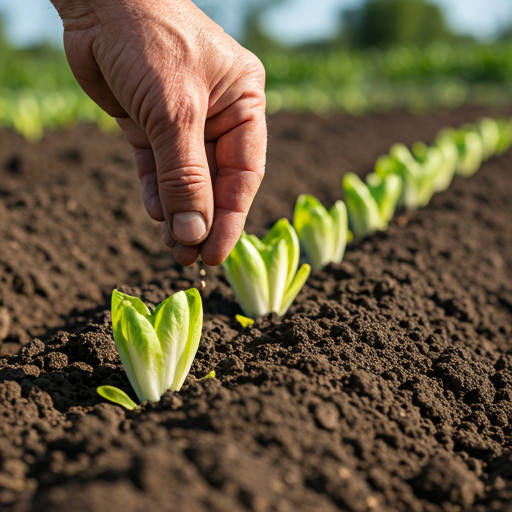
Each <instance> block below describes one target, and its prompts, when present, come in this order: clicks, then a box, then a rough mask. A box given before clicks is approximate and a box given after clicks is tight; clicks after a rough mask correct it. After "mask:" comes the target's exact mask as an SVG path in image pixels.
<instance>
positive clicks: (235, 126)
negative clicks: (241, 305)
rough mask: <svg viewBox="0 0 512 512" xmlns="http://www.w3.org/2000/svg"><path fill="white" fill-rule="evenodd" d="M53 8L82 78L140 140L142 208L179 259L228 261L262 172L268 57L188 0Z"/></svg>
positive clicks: (59, 1) (65, 3)
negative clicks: (240, 41)
mask: <svg viewBox="0 0 512 512" xmlns="http://www.w3.org/2000/svg"><path fill="white" fill-rule="evenodd" d="M53 3H54V5H55V7H56V8H57V10H58V11H59V14H60V16H61V18H62V20H63V24H64V45H65V50H66V55H67V58H68V61H69V64H70V66H71V69H72V71H73V73H74V75H75V77H76V79H77V81H78V83H79V84H80V86H81V87H82V88H83V89H84V91H85V92H86V93H87V94H88V95H89V96H90V97H91V98H92V99H93V100H94V101H95V102H96V103H97V104H98V105H99V106H100V107H101V108H103V109H104V110H105V111H106V112H107V113H108V114H110V115H111V116H113V117H115V118H117V122H118V124H119V126H120V127H121V128H122V130H123V131H124V134H125V135H126V138H127V139H128V141H129V142H130V144H131V145H132V146H133V150H134V157H135V162H136V165H137V169H138V174H139V178H140V180H141V184H142V193H143V198H144V204H145V206H146V210H147V212H148V214H149V215H150V216H151V217H152V218H153V219H154V220H156V221H161V222H162V232H163V237H164V241H165V243H166V244H167V245H169V246H170V247H173V251H174V256H175V258H176V260H177V261H178V262H179V263H181V264H184V265H189V264H191V263H193V262H194V261H195V260H196V259H197V257H198V256H199V255H201V257H202V259H203V261H204V262H205V263H207V264H209V265H218V264H220V263H221V262H222V261H223V260H224V259H225V258H226V257H227V255H228V254H229V252H230V251H231V249H232V248H233V246H234V245H235V243H236V242H237V240H238V238H239V237H240V234H241V232H242V229H243V226H244V223H245V219H246V216H247V212H248V210H249V207H250V205H251V203H252V200H253V198H254V196H255V194H256V191H257V190H258V187H259V185H260V182H261V179H262V178H263V174H264V167H265V152H266V121H265V95H264V81H265V75H264V70H263V67H262V65H261V63H260V61H259V60H258V59H257V58H256V57H255V56H254V55H253V54H251V53H250V52H249V51H247V50H245V49H244V48H242V47H241V46H240V45H239V44H238V43H236V41H234V40H233V39H232V38H231V37H229V36H228V35H226V34H225V33H224V31H223V30H222V29H221V28H220V27H219V26H218V25H216V24H215V23H214V22H213V21H212V20H210V19H209V18H208V17H207V16H206V15H205V14H203V13H202V12H201V11H200V10H199V9H198V8H197V7H196V6H195V5H194V4H193V3H192V2H191V1H190V0H110V1H109V2H105V0H53ZM182 212H200V213H199V214H185V218H186V219H188V218H189V217H187V215H189V216H190V215H192V217H193V218H194V222H193V223H192V224H193V226H192V224H187V225H186V224H183V222H182V223H179V220H178V219H183V218H184V217H182V216H180V215H178V216H177V217H176V216H175V215H176V214H181V213H182ZM201 214H202V218H203V219H204V222H205V227H206V229H205V230H204V229H203V228H202V226H203V224H202V220H201ZM192 217H190V218H192ZM184 226H185V228H184ZM187 226H192V227H193V228H194V229H192V230H190V229H188V228H187ZM184 229H185V230H184ZM187 229H188V231H187ZM203 232H204V233H203ZM187 237H188V238H192V240H187V239H185V238H187Z"/></svg>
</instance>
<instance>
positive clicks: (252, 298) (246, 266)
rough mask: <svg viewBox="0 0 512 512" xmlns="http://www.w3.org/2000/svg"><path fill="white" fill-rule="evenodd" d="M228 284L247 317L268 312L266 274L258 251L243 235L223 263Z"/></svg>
mask: <svg viewBox="0 0 512 512" xmlns="http://www.w3.org/2000/svg"><path fill="white" fill-rule="evenodd" d="M223 266H224V269H225V270H226V275H227V278H228V281H229V284H230V285H231V287H232V288H233V290H234V292H235V294H236V296H237V297H238V301H239V302H240V307H241V308H242V310H243V312H244V314H245V315H246V316H248V317H258V316H262V315H264V314H266V313H268V312H269V310H268V304H269V290H268V274H267V268H266V266H265V262H264V261H263V258H262V256H261V254H260V252H259V251H258V249H257V248H256V247H255V246H254V245H253V243H251V240H250V239H248V237H247V236H245V234H242V236H241V237H240V240H239V241H238V242H237V244H236V245H235V247H234V249H233V250H232V251H231V253H230V255H229V256H228V257H227V259H226V261H225V262H224V263H223Z"/></svg>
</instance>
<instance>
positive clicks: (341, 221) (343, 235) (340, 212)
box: [329, 200, 349, 263]
mask: <svg viewBox="0 0 512 512" xmlns="http://www.w3.org/2000/svg"><path fill="white" fill-rule="evenodd" d="M329 215H330V216H331V219H332V223H333V232H334V233H333V238H334V251H333V256H332V261H333V262H334V263H341V262H342V260H343V256H344V255H345V248H346V246H347V243H348V241H349V234H348V214H347V207H346V206H345V203H344V202H343V201H341V200H339V201H336V202H335V203H334V204H333V205H332V206H331V208H330V209H329Z"/></svg>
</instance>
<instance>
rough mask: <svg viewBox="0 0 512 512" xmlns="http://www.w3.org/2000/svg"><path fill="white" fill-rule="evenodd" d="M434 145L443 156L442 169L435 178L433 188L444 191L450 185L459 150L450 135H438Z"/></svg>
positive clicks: (457, 161)
mask: <svg viewBox="0 0 512 512" xmlns="http://www.w3.org/2000/svg"><path fill="white" fill-rule="evenodd" d="M435 145H436V147H437V148H439V150H440V151H441V154H442V156H443V164H442V170H441V171H440V172H439V175H438V177H437V178H436V182H435V188H436V191H437V192H444V191H445V190H447V189H448V187H449V186H450V184H451V182H452V180H453V176H454V174H455V170H456V169H457V167H458V165H459V152H458V150H457V146H456V144H455V142H453V140H452V139H451V138H450V137H438V138H437V140H436V143H435Z"/></svg>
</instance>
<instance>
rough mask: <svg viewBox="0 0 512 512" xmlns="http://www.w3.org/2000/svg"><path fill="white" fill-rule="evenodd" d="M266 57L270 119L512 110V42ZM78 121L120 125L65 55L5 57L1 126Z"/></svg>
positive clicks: (38, 128)
mask: <svg viewBox="0 0 512 512" xmlns="http://www.w3.org/2000/svg"><path fill="white" fill-rule="evenodd" d="M260 57H261V59H262V61H263V64H264V65H265V69H266V71H267V104H268V111H269V113H275V112H278V111H312V112H316V113H319V114H323V113H329V112H334V111H344V112H348V113H350V114H362V113H366V112H375V111H386V110H391V109H394V108H406V109H409V110H413V111H426V110H429V109H431V108H434V107H444V108H454V107H457V106H460V105H462V104H475V105H485V106H503V105H510V104H512V44H510V43H495V44H488V45H477V44H474V45H466V46H454V47H452V46H449V45H446V44H440V43H436V44H433V45H430V46H428V47H427V48H425V49H419V48H414V47H396V48H391V49H388V50H377V49H372V50H366V51H328V52H302V53H297V52H294V51H291V52H288V53H283V52H282V53H271V54H266V55H260ZM76 122H95V123H98V124H99V125H100V127H101V128H103V129H107V130H110V129H112V128H113V127H114V126H115V123H114V122H113V120H112V119H110V118H109V117H108V116H107V115H106V114H104V113H103V112H102V111H101V110H100V109H99V108H98V107H97V106H96V105H94V104H93V103H92V101H91V100H89V98H87V96H86V95H85V94H84V93H83V92H82V91H81V89H80V88H79V86H78V85H77V83H76V82H75V80H74V78H73V75H72V74H71V71H70V70H69V67H68V65H67V62H66V59H65V57H64V55H63V54H60V53H58V52H48V53H46V54H43V55H41V54H34V53H31V52H26V51H16V50H7V51H4V50H2V53H1V54H0V126H7V127H11V128H13V129H14V130H16V131H18V132H20V133H21V134H23V135H24V136H25V137H27V138H28V139H31V140H38V139H39V138H40V137H41V136H42V134H43V132H44V130H45V129H47V128H50V129H52V128H57V127H63V126H69V125H72V124H74V123H76Z"/></svg>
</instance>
